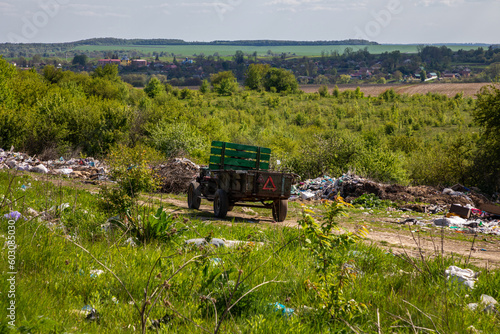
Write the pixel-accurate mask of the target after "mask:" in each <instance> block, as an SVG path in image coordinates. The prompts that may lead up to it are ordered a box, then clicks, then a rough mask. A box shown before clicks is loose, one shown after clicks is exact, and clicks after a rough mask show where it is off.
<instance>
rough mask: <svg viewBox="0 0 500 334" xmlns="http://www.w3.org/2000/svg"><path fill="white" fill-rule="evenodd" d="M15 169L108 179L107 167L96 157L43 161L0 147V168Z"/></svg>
mask: <svg viewBox="0 0 500 334" xmlns="http://www.w3.org/2000/svg"><path fill="white" fill-rule="evenodd" d="M2 169H13V170H19V171H26V172H32V173H40V174H52V175H65V176H69V177H73V178H81V179H85V180H97V181H103V180H108V177H107V170H106V167H105V166H104V164H103V163H102V162H100V161H99V160H97V159H94V158H85V159H70V160H65V159H64V158H63V157H61V158H59V159H58V160H47V161H42V160H40V159H38V158H37V157H36V156H33V157H31V156H29V155H28V154H25V153H20V152H13V148H11V150H10V151H4V150H3V149H1V148H0V170H2Z"/></svg>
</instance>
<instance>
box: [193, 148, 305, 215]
mask: <svg viewBox="0 0 500 334" xmlns="http://www.w3.org/2000/svg"><path fill="white" fill-rule="evenodd" d="M210 154H211V155H210V164H209V166H208V167H203V168H201V170H200V175H199V176H198V177H197V178H196V181H193V182H192V183H191V184H190V185H189V188H188V205H189V208H191V209H199V207H200V203H201V199H202V198H205V199H207V200H209V201H213V203H214V213H215V216H216V217H218V218H224V217H226V215H227V212H228V211H231V210H232V209H233V208H234V207H235V206H246V207H264V208H269V209H272V213H273V218H274V220H275V221H277V222H282V221H284V220H285V218H286V215H287V211H288V198H289V197H290V193H291V189H292V185H293V184H294V183H295V180H296V177H297V175H295V174H291V173H280V172H275V171H270V170H269V159H270V157H271V150H270V149H269V148H265V147H258V146H250V145H241V144H233V143H226V142H221V141H213V142H212V148H211V151H210ZM248 202H254V203H255V202H260V204H250V203H248Z"/></svg>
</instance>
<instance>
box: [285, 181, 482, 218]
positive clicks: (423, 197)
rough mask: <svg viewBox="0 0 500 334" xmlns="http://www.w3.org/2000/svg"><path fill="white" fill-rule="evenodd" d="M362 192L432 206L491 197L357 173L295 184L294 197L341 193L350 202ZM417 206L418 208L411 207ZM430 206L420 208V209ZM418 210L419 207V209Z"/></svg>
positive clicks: (326, 196)
mask: <svg viewBox="0 0 500 334" xmlns="http://www.w3.org/2000/svg"><path fill="white" fill-rule="evenodd" d="M363 194H375V195H376V196H377V197H379V198H380V199H382V200H390V201H393V202H399V203H406V202H420V203H427V204H430V205H432V206H434V207H435V206H446V207H447V206H449V205H451V204H455V203H457V204H461V205H472V206H478V205H479V204H481V203H485V202H488V200H487V199H486V198H485V197H484V196H482V195H481V194H478V193H476V192H474V191H473V190H470V189H467V188H465V187H463V186H461V185H455V186H453V187H451V188H447V189H444V190H443V191H440V190H438V189H436V188H434V187H430V186H409V187H406V186H401V185H398V184H384V183H379V182H375V181H372V180H369V179H367V178H363V177H360V176H358V175H355V174H351V173H348V174H344V175H342V177H340V178H338V179H335V178H331V177H328V176H325V177H319V178H316V179H311V180H306V181H303V182H300V183H299V184H297V185H294V186H293V187H292V197H291V198H290V199H291V200H294V199H295V200H297V199H302V200H321V199H329V200H331V199H333V198H334V197H335V196H337V195H340V196H342V197H343V198H344V199H345V200H346V201H347V202H352V200H354V199H355V198H358V197H359V196H361V195H363ZM412 209H415V208H412ZM425 209H427V208H421V212H427V211H424V210H425ZM417 211H418V210H417Z"/></svg>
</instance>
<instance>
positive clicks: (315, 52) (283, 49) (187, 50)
mask: <svg viewBox="0 0 500 334" xmlns="http://www.w3.org/2000/svg"><path fill="white" fill-rule="evenodd" d="M444 45H446V44H444ZM446 46H447V47H448V48H450V49H451V50H453V51H458V50H461V49H463V50H472V49H476V48H477V45H470V44H464V45H459V44H451V45H446ZM346 48H350V49H352V51H358V50H363V49H365V48H366V49H367V50H368V52H370V53H371V54H380V53H383V52H392V51H396V50H398V51H400V52H401V53H417V51H418V49H417V48H418V45H408V44H384V45H311V46H304V45H299V46H265V47H264V46H238V45H165V46H158V45H151V46H144V45H137V46H134V45H132V46H121V45H109V46H106V45H97V46H95V45H90V46H87V45H82V46H77V47H76V48H74V49H73V50H72V51H81V52H85V51H89V52H92V51H111V52H113V51H120V50H125V51H134V50H135V51H138V52H142V53H153V52H158V53H161V52H166V53H170V54H171V53H174V54H175V55H176V56H185V57H191V56H193V55H199V54H201V53H203V54H205V55H213V54H215V53H218V54H219V55H220V56H228V55H231V56H232V55H234V54H235V53H236V51H238V50H240V51H243V52H244V53H246V54H252V53H254V52H257V55H258V56H259V57H264V56H267V55H268V51H269V50H271V52H272V53H273V54H282V53H285V54H290V55H295V56H308V57H312V56H321V54H322V53H325V54H330V53H331V52H338V53H340V54H342V53H343V52H344V50H345V49H346Z"/></svg>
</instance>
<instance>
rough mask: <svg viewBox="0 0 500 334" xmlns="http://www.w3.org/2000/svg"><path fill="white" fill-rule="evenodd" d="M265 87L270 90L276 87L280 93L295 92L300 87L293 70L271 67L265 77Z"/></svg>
mask: <svg viewBox="0 0 500 334" xmlns="http://www.w3.org/2000/svg"><path fill="white" fill-rule="evenodd" d="M264 87H265V88H266V90H269V91H270V90H271V89H273V90H274V89H275V90H276V92H278V93H280V92H290V93H295V92H297V90H298V88H299V84H298V82H297V79H296V78H295V76H294V75H293V74H292V73H291V72H289V71H287V70H285V69H283V68H270V69H269V71H267V73H266V76H265V78H264Z"/></svg>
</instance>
